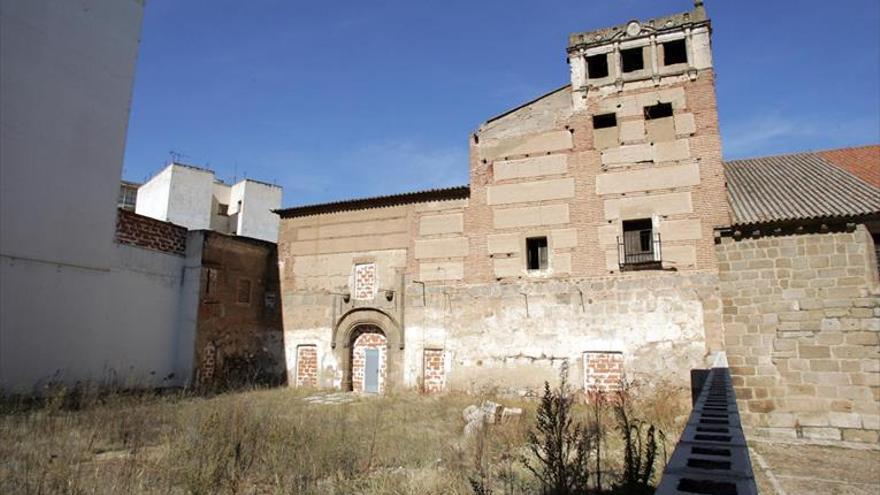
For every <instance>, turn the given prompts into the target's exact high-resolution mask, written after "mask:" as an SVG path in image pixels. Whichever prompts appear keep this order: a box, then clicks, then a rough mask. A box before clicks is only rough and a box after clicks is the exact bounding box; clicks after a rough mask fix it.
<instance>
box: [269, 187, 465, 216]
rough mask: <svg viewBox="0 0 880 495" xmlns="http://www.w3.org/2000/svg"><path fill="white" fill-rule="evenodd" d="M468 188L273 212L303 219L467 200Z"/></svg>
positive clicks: (421, 192) (354, 200)
mask: <svg viewBox="0 0 880 495" xmlns="http://www.w3.org/2000/svg"><path fill="white" fill-rule="evenodd" d="M470 195H471V188H470V186H456V187H447V188H444V189H428V190H426V191H415V192H409V193H403V194H393V195H390V196H375V197H371V198H358V199H348V200H344V201H336V202H333V203H320V204H313V205H305V206H294V207H292V208H282V209H280V210H274V212H275V213H277V214H278V215H279V216H281V218H291V217H304V216H308V215H320V214H322V213H335V212H340V211H351V210H364V209H367V208H384V207H388V206H398V205H405V204H412V203H427V202H429V201H448V200H452V199H464V198H469V197H470Z"/></svg>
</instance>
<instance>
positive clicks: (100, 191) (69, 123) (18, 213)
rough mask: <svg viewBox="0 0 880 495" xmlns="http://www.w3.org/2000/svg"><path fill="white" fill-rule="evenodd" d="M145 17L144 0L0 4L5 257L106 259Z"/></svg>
mask: <svg viewBox="0 0 880 495" xmlns="http://www.w3.org/2000/svg"><path fill="white" fill-rule="evenodd" d="M142 15H143V4H142V2H141V1H139V0H81V1H77V2H70V1H66V0H27V1H24V0H0V124H2V125H0V224H2V225H3V233H2V236H0V254H2V255H3V256H16V257H23V258H29V259H39V260H44V261H50V262H54V261H62V262H65V263H73V264H82V265H88V266H98V267H105V266H106V265H107V259H108V258H109V254H110V251H111V250H112V247H113V243H112V240H113V235H114V224H115V215H116V208H115V205H116V201H117V198H118V195H119V178H120V176H121V173H122V160H123V152H124V146H125V132H126V126H127V124H128V114H129V104H130V100H131V90H132V82H133V78H134V67H135V60H136V57H137V50H138V37H139V35H140V27H141V17H142ZM0 301H2V299H0ZM29 309H30V308H22V309H21V311H24V312H28V311H29ZM3 310H4V311H13V310H16V311H17V309H15V308H11V307H9V306H7V305H5V304H4V307H3Z"/></svg>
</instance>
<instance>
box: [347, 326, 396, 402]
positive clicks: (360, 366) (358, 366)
mask: <svg viewBox="0 0 880 495" xmlns="http://www.w3.org/2000/svg"><path fill="white" fill-rule="evenodd" d="M367 349H378V350H379V393H380V394H381V393H383V392H384V391H385V371H386V367H387V366H386V354H387V352H386V351H387V346H386V341H385V336H384V335H382V333H381V332H380V331H379V329H377V328H375V327H365V328H364V329H363V330H362V331H361V333H360V335H358V336H357V337H356V338H355V339H354V344H353V345H352V349H351V377H352V383H351V386H352V390H353V391H355V392H363V391H364V368H365V367H366V353H365V351H366V350H367Z"/></svg>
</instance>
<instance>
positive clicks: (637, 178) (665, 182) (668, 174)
mask: <svg viewBox="0 0 880 495" xmlns="http://www.w3.org/2000/svg"><path fill="white" fill-rule="evenodd" d="M699 183H700V168H699V166H698V165H697V164H696V163H689V164H685V165H676V166H671V167H662V168H647V169H640V170H628V171H625V172H612V173H605V174H599V175H598V176H596V193H597V194H600V195H601V194H621V193H630V192H637V191H652V190H656V189H672V188H677V187H688V186H695V185H697V184H699Z"/></svg>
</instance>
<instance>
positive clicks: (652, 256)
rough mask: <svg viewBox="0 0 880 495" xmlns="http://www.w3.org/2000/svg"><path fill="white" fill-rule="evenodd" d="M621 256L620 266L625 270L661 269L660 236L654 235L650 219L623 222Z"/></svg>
mask: <svg viewBox="0 0 880 495" xmlns="http://www.w3.org/2000/svg"><path fill="white" fill-rule="evenodd" d="M620 254H621V259H620V264H621V267H624V269H649V268H655V267H656V268H659V264H660V236H659V235H658V234H655V233H654V226H653V223H652V222H651V219H650V218H643V219H638V220H625V221H624V222H623V238H622V242H621V243H620ZM626 267H629V268H626Z"/></svg>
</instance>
